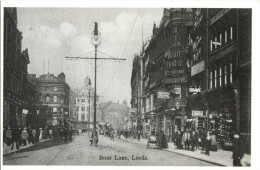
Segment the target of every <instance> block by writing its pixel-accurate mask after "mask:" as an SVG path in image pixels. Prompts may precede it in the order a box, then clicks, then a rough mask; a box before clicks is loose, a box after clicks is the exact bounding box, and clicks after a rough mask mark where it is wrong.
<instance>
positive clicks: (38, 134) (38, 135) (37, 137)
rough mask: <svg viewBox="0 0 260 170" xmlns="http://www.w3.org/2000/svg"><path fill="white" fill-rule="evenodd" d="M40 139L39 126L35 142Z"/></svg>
mask: <svg viewBox="0 0 260 170" xmlns="http://www.w3.org/2000/svg"><path fill="white" fill-rule="evenodd" d="M39 140H40V129H39V128H37V130H36V134H35V143H38V142H39Z"/></svg>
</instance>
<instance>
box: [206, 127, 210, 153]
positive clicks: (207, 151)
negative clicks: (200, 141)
mask: <svg viewBox="0 0 260 170" xmlns="http://www.w3.org/2000/svg"><path fill="white" fill-rule="evenodd" d="M210 146H211V137H210V134H209V132H207V137H206V140H205V149H206V155H208V156H209V155H210V154H209V149H210Z"/></svg>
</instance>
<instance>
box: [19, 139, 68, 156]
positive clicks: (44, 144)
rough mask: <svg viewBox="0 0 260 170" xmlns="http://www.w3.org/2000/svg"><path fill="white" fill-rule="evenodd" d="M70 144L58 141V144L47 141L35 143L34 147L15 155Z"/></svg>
mask: <svg viewBox="0 0 260 170" xmlns="http://www.w3.org/2000/svg"><path fill="white" fill-rule="evenodd" d="M69 143H71V142H66V143H65V142H64V141H63V140H61V141H58V142H53V140H49V141H46V142H41V143H36V144H35V145H33V146H31V147H28V148H25V149H22V150H19V151H17V152H16V153H23V152H30V151H37V150H41V149H46V148H50V147H54V146H58V145H66V144H69Z"/></svg>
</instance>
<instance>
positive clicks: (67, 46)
mask: <svg viewBox="0 0 260 170" xmlns="http://www.w3.org/2000/svg"><path fill="white" fill-rule="evenodd" d="M51 12H52V16H53V17H54V20H55V23H56V25H57V28H58V27H59V24H58V21H57V19H56V16H55V15H54V12H53V8H51ZM58 32H59V34H60V36H61V38H62V41H63V42H64V44H65V46H66V48H67V49H69V45H68V44H67V42H66V41H65V40H64V39H63V36H62V34H61V32H60V29H58ZM64 52H65V49H64V47H63V53H64ZM93 52H94V51H90V52H87V53H85V54H81V55H79V56H83V55H86V54H89V53H93ZM63 56H64V55H63ZM87 62H88V63H89V64H90V65H91V66H92V68H94V66H93V64H92V63H90V61H87ZM74 79H75V74H74ZM76 84H77V83H76Z"/></svg>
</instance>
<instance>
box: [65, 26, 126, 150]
mask: <svg viewBox="0 0 260 170" xmlns="http://www.w3.org/2000/svg"><path fill="white" fill-rule="evenodd" d="M91 43H92V44H93V45H94V46H95V57H94V58H91V57H65V58H66V59H84V60H91V59H94V60H95V74H94V79H95V80H94V122H93V126H94V129H93V132H96V111H97V106H96V103H97V60H98V59H101V60H119V61H124V60H126V59H125V58H113V57H111V58H97V48H98V45H100V44H101V34H100V32H98V23H96V22H95V28H94V31H93V33H92V37H91ZM95 135H96V134H95V133H93V145H94V146H97V138H96V136H95ZM94 137H95V138H94Z"/></svg>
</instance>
